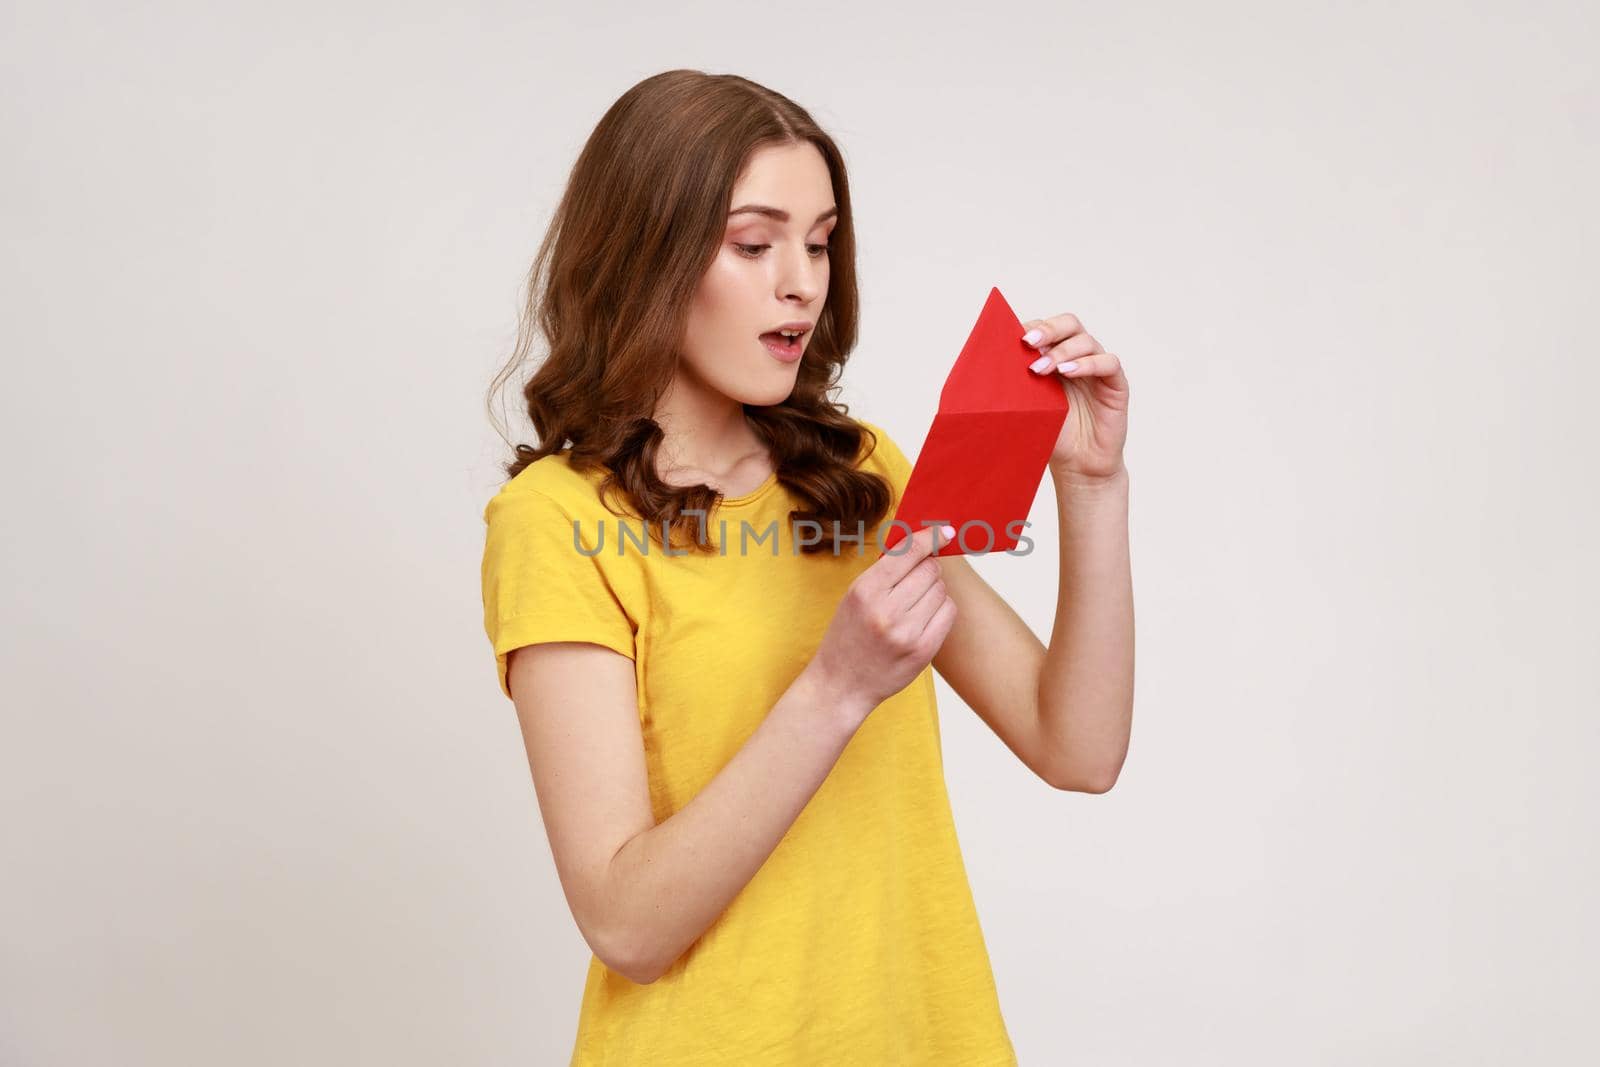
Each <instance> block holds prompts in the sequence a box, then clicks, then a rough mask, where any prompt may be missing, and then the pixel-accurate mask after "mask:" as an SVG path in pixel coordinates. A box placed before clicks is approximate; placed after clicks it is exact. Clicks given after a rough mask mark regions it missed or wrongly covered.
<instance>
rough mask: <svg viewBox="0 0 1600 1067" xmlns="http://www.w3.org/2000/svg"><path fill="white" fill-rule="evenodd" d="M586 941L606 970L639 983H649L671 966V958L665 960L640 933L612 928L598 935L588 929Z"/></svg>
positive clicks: (585, 936)
mask: <svg viewBox="0 0 1600 1067" xmlns="http://www.w3.org/2000/svg"><path fill="white" fill-rule="evenodd" d="M584 940H585V941H587V942H588V943H589V948H590V949H591V950H593V952H594V955H595V958H596V959H598V960H599V961H600V962H601V963H602V964H604V965H605V968H606V970H608V971H611V972H613V973H615V974H620V975H621V976H622V977H624V978H626V979H627V980H628V981H630V982H632V983H634V984H635V985H649V984H650V983H651V982H654V981H655V980H656V979H657V978H660V977H661V976H662V975H663V974H665V973H667V969H668V967H669V966H671V962H670V961H668V962H666V963H663V962H662V960H661V954H660V953H659V952H656V951H654V950H653V949H652V948H651V947H650V946H649V944H648V943H646V941H645V940H644V939H643V938H641V937H639V936H637V935H636V934H631V933H626V934H625V933H623V932H622V931H612V932H610V933H608V934H606V935H604V936H596V935H593V934H590V933H589V932H587V931H586V932H585V934H584Z"/></svg>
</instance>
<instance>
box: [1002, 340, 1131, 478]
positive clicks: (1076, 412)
mask: <svg viewBox="0 0 1600 1067" xmlns="http://www.w3.org/2000/svg"><path fill="white" fill-rule="evenodd" d="M1022 325H1023V329H1025V330H1027V331H1029V332H1028V333H1025V334H1024V335H1023V338H1022V339H1023V341H1025V342H1026V343H1028V344H1029V345H1031V346H1032V347H1034V348H1036V349H1038V351H1039V357H1038V360H1037V361H1036V362H1035V363H1034V367H1035V368H1038V369H1036V370H1035V371H1034V373H1036V374H1050V375H1054V376H1055V377H1057V378H1059V379H1061V386H1062V388H1063V389H1065V390H1066V391H1067V401H1068V411H1067V419H1066V422H1065V423H1063V424H1062V426H1061V436H1059V437H1057V438H1056V443H1055V447H1054V448H1053V449H1051V451H1050V469H1051V470H1052V471H1054V472H1055V473H1056V474H1058V475H1061V476H1064V477H1066V478H1067V479H1068V480H1069V481H1075V482H1080V483H1084V484H1089V483H1095V482H1102V481H1106V480H1108V479H1110V478H1114V477H1116V476H1117V475H1119V474H1120V473H1122V471H1123V470H1124V467H1123V462H1122V447H1123V445H1124V444H1125V443H1126V442H1127V440H1128V376H1127V375H1125V374H1123V373H1122V361H1121V360H1120V359H1118V358H1117V357H1116V356H1115V355H1113V354H1112V353H1110V352H1107V351H1106V350H1105V348H1103V347H1102V346H1101V344H1100V342H1099V341H1096V340H1095V339H1094V338H1093V337H1092V336H1090V335H1089V334H1088V333H1087V332H1086V331H1085V330H1084V328H1083V323H1081V322H1079V321H1078V316H1076V315H1074V314H1072V313H1071V312H1063V313H1061V314H1060V315H1053V316H1051V317H1050V318H1048V319H1029V320H1028V321H1027V322H1025V323H1023V324H1022ZM1035 330H1037V331H1038V333H1037V335H1035V334H1034V333H1033V331H1035Z"/></svg>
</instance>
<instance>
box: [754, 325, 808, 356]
mask: <svg viewBox="0 0 1600 1067" xmlns="http://www.w3.org/2000/svg"><path fill="white" fill-rule="evenodd" d="M805 339H806V335H805V333H804V332H802V333H798V334H794V335H792V336H791V335H789V334H787V333H785V332H783V331H781V330H768V331H767V332H766V333H764V334H762V335H761V343H762V344H764V345H766V346H767V349H768V350H769V351H771V352H772V354H773V355H775V356H778V357H780V358H783V359H799V358H800V345H801V343H802V342H803V341H805Z"/></svg>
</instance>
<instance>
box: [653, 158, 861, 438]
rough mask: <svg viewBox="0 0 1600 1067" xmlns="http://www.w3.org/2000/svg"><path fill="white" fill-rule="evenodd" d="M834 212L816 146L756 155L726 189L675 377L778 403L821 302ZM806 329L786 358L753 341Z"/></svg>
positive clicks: (744, 398) (789, 386)
mask: <svg viewBox="0 0 1600 1067" xmlns="http://www.w3.org/2000/svg"><path fill="white" fill-rule="evenodd" d="M836 212H837V207H836V206H835V204H834V200H833V179H832V178H831V177H830V175H829V174H828V165H827V162H826V161H825V160H824V159H823V158H822V153H821V152H819V151H818V150H817V149H816V146H814V145H812V144H810V143H809V142H807V143H804V144H798V145H793V144H791V145H783V146H771V145H769V146H765V147H763V148H760V149H758V150H756V152H755V153H753V154H752V156H751V158H750V162H749V165H748V166H747V167H746V168H745V172H744V174H743V175H742V176H741V177H740V178H739V180H738V182H736V183H735V185H734V190H733V202H732V205H731V208H730V214H729V215H728V220H727V227H726V229H725V231H724V233H723V237H722V244H721V246H720V247H719V248H718V250H717V255H716V258H715V259H714V260H713V261H712V263H711V266H710V267H709V268H707V270H706V272H705V274H704V275H703V276H702V277H701V279H700V284H699V287H698V288H697V289H696V290H695V294H694V299H693V301H692V302H691V304H690V308H689V319H688V325H687V327H686V328H685V330H684V339H683V346H682V349H681V354H680V355H681V358H680V359H679V364H678V372H679V374H680V375H683V376H687V377H689V378H690V379H692V380H693V381H694V382H695V383H696V384H699V385H703V386H705V387H709V388H710V389H713V390H715V391H717V392H719V393H721V394H723V395H724V396H727V397H729V398H730V399H733V400H736V401H738V402H739V403H743V404H752V405H756V406H768V405H772V404H779V403H782V402H783V401H784V400H785V399H787V397H788V396H789V394H790V393H791V392H792V391H793V390H794V382H795V377H796V376H797V374H798V373H799V367H800V361H799V354H800V353H803V352H804V351H805V349H806V348H807V347H808V346H809V345H810V344H811V338H812V336H813V334H814V333H815V329H814V328H813V327H814V326H815V324H816V321H817V317H818V316H819V315H821V314H822V305H823V302H824V301H825V300H826V299H827V296H828V250H827V244H828V238H829V236H830V235H831V234H832V232H833V227H834V223H835V221H836V218H835V215H836ZM786 323H796V324H801V328H803V329H805V333H803V334H802V335H801V336H800V338H799V339H798V340H797V341H795V342H788V343H786V344H787V347H790V348H791V349H792V350H793V351H792V353H789V354H788V355H789V358H787V359H785V358H784V354H783V353H780V352H774V351H773V350H772V349H771V348H770V347H769V346H768V345H767V344H766V343H765V342H764V341H763V338H762V335H763V334H767V335H768V339H769V340H770V339H772V335H771V333H770V331H773V330H777V329H778V328H779V327H782V326H784V325H785V324H786Z"/></svg>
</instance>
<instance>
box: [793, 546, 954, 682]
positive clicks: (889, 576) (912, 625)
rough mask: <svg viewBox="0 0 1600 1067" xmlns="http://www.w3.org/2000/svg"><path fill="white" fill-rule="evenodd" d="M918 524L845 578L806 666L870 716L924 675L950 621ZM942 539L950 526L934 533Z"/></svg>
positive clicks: (935, 563) (950, 603) (950, 608)
mask: <svg viewBox="0 0 1600 1067" xmlns="http://www.w3.org/2000/svg"><path fill="white" fill-rule="evenodd" d="M935 532H936V531H935V528H934V527H932V526H928V527H924V528H923V529H921V530H918V531H917V532H916V533H914V534H912V535H911V536H910V537H909V538H906V539H904V540H902V541H901V542H899V543H898V544H897V545H896V546H895V549H894V550H892V551H888V552H885V553H884V554H883V556H881V557H880V558H879V559H878V560H876V561H875V562H874V563H873V564H872V565H871V566H870V567H868V568H867V569H866V570H864V571H862V572H861V573H860V574H858V575H857V576H856V578H855V581H853V582H851V583H850V587H849V589H847V590H846V591H845V595H844V597H843V599H841V600H840V601H839V606H838V608H837V609H835V611H834V613H833V621H832V622H830V623H829V624H828V629H827V632H826V633H824V634H823V635H822V642H821V643H820V644H819V645H818V646H817V652H816V655H815V656H813V657H812V660H811V666H812V667H813V668H814V669H816V670H818V671H820V672H821V674H822V676H823V677H824V678H826V679H827V680H828V683H829V685H830V686H831V687H832V688H833V689H834V690H835V691H836V692H840V693H843V694H846V695H848V696H849V697H850V698H851V699H852V700H853V701H857V702H858V704H857V706H859V707H862V708H864V709H865V713H866V714H870V713H871V711H872V709H873V708H876V707H877V706H878V705H879V704H881V703H882V702H883V701H885V700H887V699H888V698H889V697H892V696H894V695H895V694H896V693H898V692H899V691H900V690H902V689H904V688H905V687H906V686H907V685H908V684H910V682H911V680H912V679H913V678H915V677H916V676H917V675H919V674H921V673H922V670H923V668H925V667H926V666H927V665H928V664H929V663H930V662H931V661H932V660H933V657H934V655H935V654H936V653H937V652H938V651H939V646H941V645H943V644H944V639H945V637H946V636H947V635H948V634H949V633H950V628H951V627H952V626H954V625H955V621H956V602H955V601H954V600H952V599H951V598H950V596H949V594H948V593H947V592H946V591H945V585H944V576H943V573H942V572H941V571H940V569H939V558H938V557H937V556H934V555H932V552H933V551H934V543H933V539H934V534H935ZM938 532H939V533H940V535H941V537H942V538H943V541H941V544H943V543H948V542H949V540H950V538H952V537H953V536H954V535H955V530H954V529H953V528H952V527H950V526H946V527H945V528H944V530H943V531H938Z"/></svg>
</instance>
